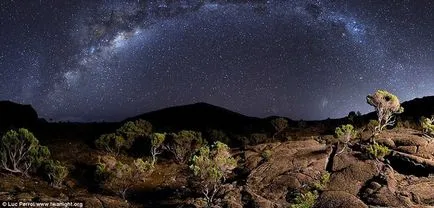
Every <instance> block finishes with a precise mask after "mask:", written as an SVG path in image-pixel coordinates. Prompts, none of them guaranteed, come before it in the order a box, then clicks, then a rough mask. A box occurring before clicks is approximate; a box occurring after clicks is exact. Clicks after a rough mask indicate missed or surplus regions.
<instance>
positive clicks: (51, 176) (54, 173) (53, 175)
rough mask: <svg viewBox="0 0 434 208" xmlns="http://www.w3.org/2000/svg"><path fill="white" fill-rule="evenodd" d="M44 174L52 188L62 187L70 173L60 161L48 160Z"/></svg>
mask: <svg viewBox="0 0 434 208" xmlns="http://www.w3.org/2000/svg"><path fill="white" fill-rule="evenodd" d="M44 173H45V174H46V175H47V177H48V180H49V181H50V183H51V185H52V186H54V187H61V186H62V183H63V181H64V180H65V178H66V177H67V176H68V174H69V171H68V168H67V167H65V166H64V165H63V164H62V163H61V162H60V161H57V160H56V161H54V160H48V161H46V162H45V164H44Z"/></svg>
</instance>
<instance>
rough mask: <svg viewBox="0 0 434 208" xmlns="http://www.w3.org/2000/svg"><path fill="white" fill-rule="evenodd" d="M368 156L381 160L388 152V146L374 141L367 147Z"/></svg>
mask: <svg viewBox="0 0 434 208" xmlns="http://www.w3.org/2000/svg"><path fill="white" fill-rule="evenodd" d="M366 150H367V153H368V156H369V157H370V158H372V159H378V160H382V159H383V158H384V157H385V156H387V155H389V154H390V152H391V151H390V150H389V148H388V147H386V146H384V145H381V144H378V143H376V142H374V144H371V145H369V146H368V147H367V148H366Z"/></svg>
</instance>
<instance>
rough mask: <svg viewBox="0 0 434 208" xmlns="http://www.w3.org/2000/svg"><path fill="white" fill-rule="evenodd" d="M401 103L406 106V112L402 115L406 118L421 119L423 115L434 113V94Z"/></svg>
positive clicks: (429, 115)
mask: <svg viewBox="0 0 434 208" xmlns="http://www.w3.org/2000/svg"><path fill="white" fill-rule="evenodd" d="M401 105H402V107H404V113H402V115H401V116H402V117H403V118H405V119H419V118H420V117H421V116H425V117H431V115H434V96H428V97H423V98H416V99H413V100H410V101H406V102H403V103H402V104H401Z"/></svg>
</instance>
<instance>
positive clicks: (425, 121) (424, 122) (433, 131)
mask: <svg viewBox="0 0 434 208" xmlns="http://www.w3.org/2000/svg"><path fill="white" fill-rule="evenodd" d="M420 123H421V126H422V130H423V133H424V134H425V135H427V136H429V137H434V116H433V117H431V118H425V117H422V118H421V119H420Z"/></svg>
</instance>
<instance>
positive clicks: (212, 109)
mask: <svg viewBox="0 0 434 208" xmlns="http://www.w3.org/2000/svg"><path fill="white" fill-rule="evenodd" d="M136 119H144V120H147V121H149V122H151V123H152V124H153V125H154V126H158V127H160V128H165V129H170V130H181V129H193V130H206V129H224V130H230V131H251V130H252V129H258V130H259V129H263V128H264V126H267V124H266V122H267V119H262V118H257V117H251V116H246V115H243V114H240V113H237V112H234V111H231V110H228V109H225V108H222V107H218V106H215V105H211V104H208V103H203V102H200V103H194V104H189V105H182V106H174V107H169V108H164V109H160V110H156V111H152V112H148V113H144V114H141V115H138V116H135V117H132V118H128V119H126V120H125V121H130V120H136Z"/></svg>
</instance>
